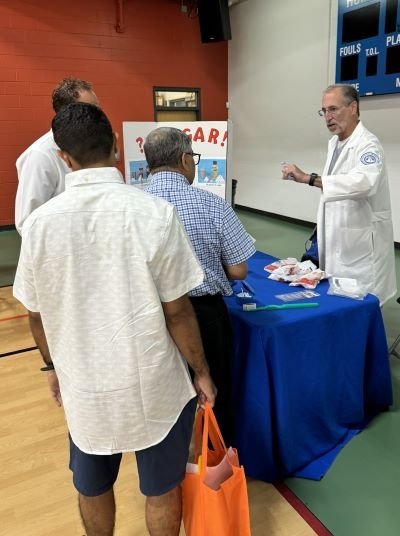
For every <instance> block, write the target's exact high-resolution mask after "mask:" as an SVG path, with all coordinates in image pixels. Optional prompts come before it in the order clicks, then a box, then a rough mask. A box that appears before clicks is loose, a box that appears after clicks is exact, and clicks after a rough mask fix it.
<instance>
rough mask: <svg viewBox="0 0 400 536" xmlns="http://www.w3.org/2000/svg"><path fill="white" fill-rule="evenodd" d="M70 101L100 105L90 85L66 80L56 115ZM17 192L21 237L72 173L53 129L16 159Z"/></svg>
mask: <svg viewBox="0 0 400 536" xmlns="http://www.w3.org/2000/svg"><path fill="white" fill-rule="evenodd" d="M71 102H88V103H90V104H97V105H98V104H99V101H98V99H97V96H96V94H95V92H94V91H93V89H92V85H91V84H90V82H87V81H86V80H80V79H79V78H64V80H62V81H61V82H60V83H59V84H58V86H57V87H56V88H55V89H54V91H53V94H52V105H53V110H54V112H55V113H57V112H58V111H59V110H60V109H61V108H62V107H63V106H66V105H67V104H70V103H71ZM16 166H17V174H18V189H17V195H16V198H15V227H16V229H17V231H18V232H19V234H21V229H22V225H23V223H24V221H25V220H26V218H27V217H28V216H29V214H30V213H31V212H32V211H33V210H35V208H37V207H40V206H41V205H43V203H46V201H48V200H49V199H51V198H52V197H55V196H56V195H58V194H60V193H61V192H63V191H64V190H65V175H66V174H67V173H68V172H69V171H70V170H69V169H68V166H67V165H66V163H65V162H64V161H63V160H62V158H60V156H59V154H58V147H57V145H56V144H55V142H54V138H53V133H52V131H51V130H49V132H46V134H43V136H41V137H40V138H39V139H38V140H36V141H35V142H33V143H32V145H30V146H29V147H28V148H27V149H26V150H25V151H24V152H23V153H22V154H21V155H20V156H19V157H18V159H17V162H16Z"/></svg>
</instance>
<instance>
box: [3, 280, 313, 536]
mask: <svg viewBox="0 0 400 536" xmlns="http://www.w3.org/2000/svg"><path fill="white" fill-rule="evenodd" d="M27 348H31V350H28V351H25V350H26V349H27ZM34 348H35V343H34V341H33V339H32V336H31V334H30V330H29V326H28V319H27V316H26V311H25V310H24V308H23V307H22V306H21V304H19V303H18V302H17V301H16V300H15V299H14V298H13V297H12V288H11V287H4V288H0V357H1V359H0V382H1V390H0V431H1V432H0V460H1V462H0V534H4V535H7V536H21V535H24V536H54V535H55V534H56V535H57V536H82V534H83V529H82V527H81V523H80V519H79V514H78V508H77V499H76V494H75V491H74V488H73V486H72V481H71V473H70V471H69V469H68V467H67V464H68V441H67V428H66V424H65V420H64V415H63V411H62V409H60V408H57V407H56V405H55V404H54V403H53V402H52V400H51V399H50V395H49V392H48V388H47V383H46V375H45V374H43V373H41V372H40V371H39V367H40V366H41V358H40V356H39V353H38V351H37V350H36V349H34ZM5 354H6V355H5ZM248 492H249V500H250V509H251V524H252V535H253V536H267V535H268V536H311V535H315V534H316V532H314V530H313V529H312V528H311V527H310V526H309V525H308V524H307V523H306V522H305V521H304V519H303V518H302V517H301V516H300V515H299V514H298V513H297V511H296V510H295V509H294V508H293V507H292V506H291V505H290V504H289V502H287V501H286V499H284V497H283V496H282V495H281V494H280V493H279V492H278V491H277V490H276V489H275V487H274V486H273V485H271V484H267V483H264V482H259V481H256V480H251V479H249V482H248ZM116 500H117V524H116V531H115V534H116V536H144V535H145V534H147V532H146V528H145V521H144V515H143V513H144V498H143V496H142V495H141V494H140V492H139V491H138V482H137V472H136V464H135V461H134V455H133V454H132V455H124V457H123V463H122V465H121V471H120V474H119V478H118V482H117V485H116ZM181 534H182V535H183V534H184V531H183V529H182V531H181Z"/></svg>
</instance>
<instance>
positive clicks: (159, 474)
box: [69, 397, 197, 497]
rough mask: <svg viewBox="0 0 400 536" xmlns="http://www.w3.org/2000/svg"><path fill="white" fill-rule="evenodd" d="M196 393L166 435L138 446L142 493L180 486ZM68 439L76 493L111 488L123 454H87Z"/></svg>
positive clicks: (93, 493) (92, 494)
mask: <svg viewBox="0 0 400 536" xmlns="http://www.w3.org/2000/svg"><path fill="white" fill-rule="evenodd" d="M196 404H197V397H196V398H193V399H192V400H190V401H189V402H188V403H187V404H186V406H185V407H184V409H183V410H182V413H181V414H180V416H179V418H178V420H177V421H176V423H175V424H174V426H173V427H172V428H171V430H170V432H169V433H168V435H167V436H166V437H165V439H164V440H163V441H161V443H159V444H158V445H153V446H152V447H149V448H147V449H144V450H138V451H136V452H135V454H136V464H137V468H138V474H139V487H140V491H141V492H142V493H143V495H146V496H156V495H163V494H164V493H167V492H168V491H171V489H173V488H175V487H176V486H179V484H180V483H181V482H182V480H183V479H184V477H185V473H186V463H187V461H188V456H189V445H190V440H191V437H192V431H193V421H194V416H195V412H196ZM69 440H70V462H69V468H70V469H71V471H72V472H73V482H74V486H75V488H76V489H77V490H78V492H79V493H81V494H82V495H85V496H87V497H96V496H98V495H102V494H103V493H105V492H106V491H108V490H110V489H111V488H112V487H113V485H114V483H115V481H116V480H117V476H118V471H119V466H120V463H121V458H122V454H109V455H97V454H86V453H85V452H82V451H81V450H79V448H78V447H77V446H76V445H75V444H74V442H73V441H72V439H71V436H70V438H69Z"/></svg>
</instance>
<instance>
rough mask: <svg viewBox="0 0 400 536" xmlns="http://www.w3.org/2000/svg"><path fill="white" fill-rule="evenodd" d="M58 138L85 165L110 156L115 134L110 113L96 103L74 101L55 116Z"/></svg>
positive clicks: (53, 123) (54, 131)
mask: <svg viewBox="0 0 400 536" xmlns="http://www.w3.org/2000/svg"><path fill="white" fill-rule="evenodd" d="M51 128H52V130H53V135H54V141H55V142H56V144H57V145H58V146H59V148H60V149H61V150H62V151H65V152H66V153H67V154H68V155H70V156H71V157H72V158H73V159H74V160H75V161H76V162H78V164H79V165H81V166H82V167H85V166H90V165H92V164H96V163H98V162H101V161H104V160H106V159H108V158H109V157H110V154H111V151H112V148H113V143H114V137H113V131H112V127H111V124H110V121H109V120H108V118H107V116H106V114H105V113H104V112H103V111H102V110H101V109H100V108H99V107H98V106H95V105H94V104H86V103H84V102H74V103H72V104H68V105H67V106H64V107H63V108H61V110H60V111H59V112H58V113H57V114H56V115H55V117H54V118H53V121H52V124H51Z"/></svg>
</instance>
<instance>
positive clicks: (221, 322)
mask: <svg viewBox="0 0 400 536" xmlns="http://www.w3.org/2000/svg"><path fill="white" fill-rule="evenodd" d="M190 301H191V302H192V305H193V308H194V310H195V312H196V316H197V321H198V324H199V327H200V333H201V339H202V341H203V346H204V352H205V355H206V359H207V362H208V365H209V367H210V374H211V377H212V379H213V381H214V383H215V385H216V387H217V389H218V393H217V397H216V402H215V406H214V413H215V416H216V418H217V421H218V424H219V427H220V429H221V432H222V436H223V438H224V441H225V443H226V445H227V446H230V445H231V441H232V436H233V411H232V396H231V367H230V359H231V358H230V354H231V341H232V335H231V333H232V331H231V324H230V320H229V314H228V309H227V307H226V305H225V302H224V299H223V297H222V296H221V295H220V294H216V295H215V296H211V295H207V296H199V297H191V298H190Z"/></svg>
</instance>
